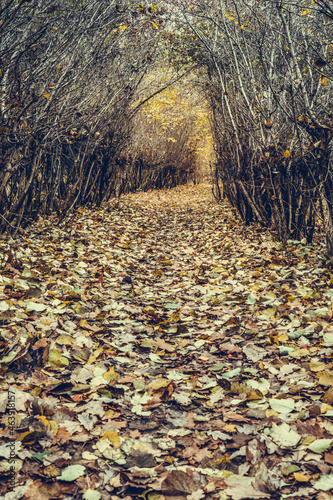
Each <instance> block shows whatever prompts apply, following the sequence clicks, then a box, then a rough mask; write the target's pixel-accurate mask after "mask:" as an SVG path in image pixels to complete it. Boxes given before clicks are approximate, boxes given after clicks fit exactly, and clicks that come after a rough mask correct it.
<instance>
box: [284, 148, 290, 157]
mask: <svg viewBox="0 0 333 500" xmlns="http://www.w3.org/2000/svg"><path fill="white" fill-rule="evenodd" d="M283 156H284V157H285V158H290V157H291V153H290V151H288V149H287V150H286V151H285V152H284V153H283Z"/></svg>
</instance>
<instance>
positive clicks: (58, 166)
mask: <svg viewBox="0 0 333 500" xmlns="http://www.w3.org/2000/svg"><path fill="white" fill-rule="evenodd" d="M0 6H1V7H0V14H1V23H0V37H1V49H0V61H1V64H0V70H1V73H0V109H1V117H0V134H1V146H0V214H1V217H0V230H5V229H6V230H8V229H10V230H12V231H16V229H17V228H18V227H19V226H20V225H21V224H22V225H24V224H27V223H29V222H30V221H31V220H33V219H34V218H36V216H37V214H40V213H51V212H52V211H56V212H57V213H58V214H59V215H60V216H61V217H62V216H64V215H65V214H66V213H67V212H68V210H69V209H70V208H72V207H76V206H79V205H83V204H86V203H96V204H100V203H101V202H102V201H103V200H105V199H107V198H109V197H110V196H111V195H119V194H121V192H123V191H125V190H130V189H135V188H137V187H140V184H141V181H140V179H141V172H142V170H143V169H144V170H145V171H147V172H148V171H150V170H153V171H154V174H153V175H150V174H147V175H145V176H144V177H145V179H146V182H145V188H152V187H155V186H162V185H168V184H170V172H169V167H170V162H169V164H168V165H166V164H163V165H162V167H161V168H160V166H159V165H156V164H148V163H147V161H146V158H144V157H142V158H140V157H138V155H136V159H135V161H132V160H130V161H129V162H128V160H129V157H130V156H131V155H129V148H128V144H129V141H130V138H131V136H132V135H133V133H136V131H137V129H138V127H140V123H139V122H136V124H134V122H133V117H134V116H135V110H137V109H139V107H140V97H141V98H142V99H147V96H149V89H147V88H145V86H144V85H142V82H143V80H144V78H145V75H146V74H147V72H148V70H150V69H151V67H152V65H154V63H155V61H157V59H158V57H159V55H160V52H161V45H160V43H159V40H158V36H157V33H158V29H159V28H161V27H162V26H163V22H164V13H165V11H164V9H163V8H158V7H157V6H150V7H149V6H147V7H145V6H144V5H143V4H138V5H133V6H131V5H127V2H119V1H118V2H116V1H114V0H89V2H87V1H82V2H79V1H77V0H62V1H61V2H59V4H55V3H54V2H53V1H52V0H30V1H16V0H15V1H14V0H4V1H1V2H0ZM155 90H156V89H155ZM171 146H172V145H170V147H171ZM132 156H133V155H132ZM142 165H143V167H142ZM156 173H158V175H157V174H156ZM177 176H178V177H177ZM176 177H177V179H178V181H180V182H186V180H187V178H188V172H186V168H185V167H184V168H183V172H178V171H177V175H176Z"/></svg>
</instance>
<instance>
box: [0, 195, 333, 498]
mask: <svg viewBox="0 0 333 500" xmlns="http://www.w3.org/2000/svg"><path fill="white" fill-rule="evenodd" d="M47 224H49V221H42V220H41V221H40V222H39V224H37V225H36V226H34V227H32V228H31V229H29V230H28V232H27V233H26V235H25V236H24V237H20V239H17V240H15V241H7V240H1V242H0V245H1V249H2V253H3V256H4V257H3V261H2V268H1V273H0V274H1V275H0V321H1V325H2V327H1V334H2V340H1V342H0V348H1V349H2V354H0V357H1V359H0V362H1V366H2V371H1V381H0V384H1V391H2V392H1V394H0V411H2V412H3V418H2V421H1V422H2V427H1V431H0V433H1V437H2V439H1V441H2V443H1V445H0V474H1V476H2V478H3V479H4V481H2V484H3V485H2V486H1V487H0V494H2V497H1V498H4V499H5V500H13V499H19V498H23V499H34V500H39V499H53V498H61V499H72V498H84V499H87V500H99V499H100V498H102V499H108V498H112V499H114V500H116V499H118V498H127V499H128V500H129V499H131V498H143V499H146V500H158V499H163V498H164V497H165V498H168V499H171V498H179V499H181V498H188V499H189V500H196V499H201V498H217V499H228V498H231V499H233V500H241V499H246V498H250V499H252V498H253V499H258V500H261V499H265V498H272V499H280V498H281V499H282V498H317V500H329V499H331V498H332V495H331V493H330V492H329V491H330V490H331V489H332V488H333V474H332V472H333V471H332V465H333V453H332V445H333V422H332V419H333V408H332V406H331V405H332V403H333V371H332V367H333V365H332V354H333V349H332V346H333V326H332V303H331V300H332V297H333V278H331V272H330V271H329V270H328V269H326V268H325V267H324V264H323V260H322V257H321V256H320V252H319V250H320V249H321V248H322V246H321V245H320V243H319V242H317V246H316V247H315V248H312V247H307V246H306V245H305V243H304V242H303V243H302V242H289V243H288V245H287V247H286V249H284V250H283V249H282V248H281V245H280V244H279V243H276V242H274V241H273V240H272V238H271V237H270V236H269V235H268V234H266V233H265V232H264V231H262V230H259V229H258V230H255V228H250V229H249V228H245V227H244V226H243V224H242V223H241V222H240V221H239V220H238V219H237V217H236V216H235V213H234V212H233V210H232V209H230V207H228V206H227V205H226V204H217V203H216V202H215V201H214V200H213V198H212V196H211V193H210V189H209V186H190V187H180V188H176V189H173V190H171V191H168V192H152V193H136V194H134V195H129V196H127V197H125V198H124V199H123V200H122V201H121V202H120V206H119V207H117V208H116V207H113V206H112V203H111V204H109V205H107V206H104V207H102V208H101V209H98V210H93V211H90V210H81V211H80V212H79V213H78V214H77V215H76V216H75V217H73V218H72V219H71V221H70V222H68V223H65V224H64V225H63V226H62V227H60V228H59V227H55V226H53V227H52V226H50V228H49V229H47ZM40 231H44V233H43V234H40V235H39V236H38V235H37V236H36V234H37V233H39V232H40ZM331 288H332V289H331ZM13 417H15V418H13ZM1 457H2V458H1ZM14 459H15V463H14V461H13V460H14ZM13 464H14V465H15V469H16V470H15V471H14V470H13V469H11V467H13ZM11 478H12V486H13V488H14V489H13V491H11V492H10V489H11Z"/></svg>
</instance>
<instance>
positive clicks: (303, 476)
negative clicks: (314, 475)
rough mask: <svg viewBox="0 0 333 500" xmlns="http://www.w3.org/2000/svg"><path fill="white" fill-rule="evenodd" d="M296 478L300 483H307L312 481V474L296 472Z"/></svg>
mask: <svg viewBox="0 0 333 500" xmlns="http://www.w3.org/2000/svg"><path fill="white" fill-rule="evenodd" d="M294 478H295V481H297V482H298V483H307V482H308V481H310V476H308V475H307V474H302V473H301V472H294Z"/></svg>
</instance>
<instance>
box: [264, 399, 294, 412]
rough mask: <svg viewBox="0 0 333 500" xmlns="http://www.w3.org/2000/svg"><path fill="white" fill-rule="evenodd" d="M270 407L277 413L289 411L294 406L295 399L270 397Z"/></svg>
mask: <svg viewBox="0 0 333 500" xmlns="http://www.w3.org/2000/svg"><path fill="white" fill-rule="evenodd" d="M269 404H270V407H271V408H272V410H274V411H277V412H278V413H290V412H291V411H293V410H294V408H295V401H294V400H293V399H291V398H288V399H273V398H272V399H270V400H269Z"/></svg>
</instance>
